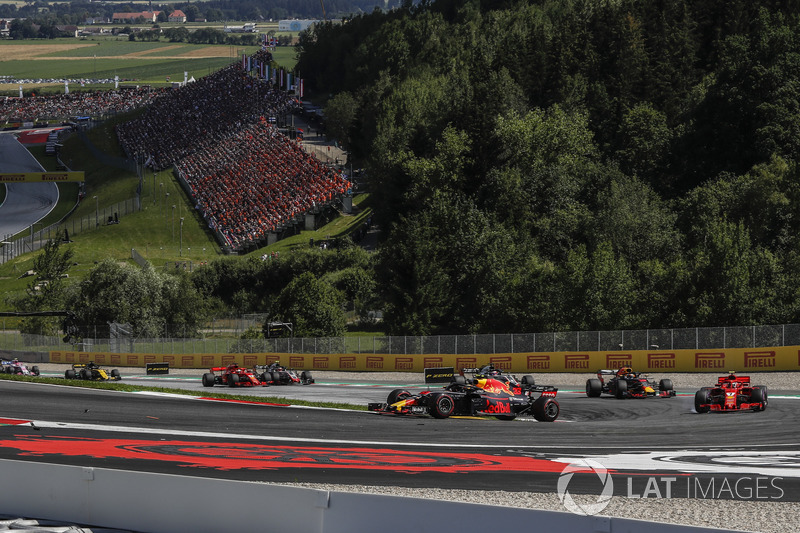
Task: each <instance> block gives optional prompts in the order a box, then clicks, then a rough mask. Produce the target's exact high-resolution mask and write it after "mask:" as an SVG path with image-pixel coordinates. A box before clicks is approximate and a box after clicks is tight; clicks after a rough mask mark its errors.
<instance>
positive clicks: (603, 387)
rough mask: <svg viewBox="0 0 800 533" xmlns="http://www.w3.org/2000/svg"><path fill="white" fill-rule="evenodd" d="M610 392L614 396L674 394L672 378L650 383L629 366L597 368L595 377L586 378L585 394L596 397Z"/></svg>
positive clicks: (643, 396) (668, 396)
mask: <svg viewBox="0 0 800 533" xmlns="http://www.w3.org/2000/svg"><path fill="white" fill-rule="evenodd" d="M603 393H605V394H611V395H612V396H615V397H616V398H620V399H622V398H647V397H649V396H658V397H661V398H671V397H673V396H675V389H673V388H672V380H669V379H662V380H661V381H659V382H658V385H656V384H655V383H652V382H651V381H650V380H649V379H648V378H647V376H645V375H644V374H643V373H642V372H634V371H633V369H632V368H631V367H629V366H624V367H622V368H620V369H619V370H617V371H614V370H598V371H597V378H592V379H587V380H586V396H588V397H589V398H597V397H598V396H600V395H601V394H603Z"/></svg>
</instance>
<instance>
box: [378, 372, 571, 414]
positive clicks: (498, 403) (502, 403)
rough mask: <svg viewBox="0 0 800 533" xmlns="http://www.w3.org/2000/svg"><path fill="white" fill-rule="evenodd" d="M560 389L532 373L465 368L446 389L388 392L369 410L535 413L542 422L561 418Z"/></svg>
mask: <svg viewBox="0 0 800 533" xmlns="http://www.w3.org/2000/svg"><path fill="white" fill-rule="evenodd" d="M557 392H558V389H557V388H556V387H551V386H547V385H545V386H541V385H538V386H537V385H536V383H535V382H534V379H533V377H532V376H523V377H522V380H521V381H517V379H516V378H515V377H514V376H512V375H504V374H503V373H502V372H501V371H500V370H497V369H495V368H494V367H493V366H492V365H487V366H484V367H483V368H480V369H478V368H473V369H464V370H462V375H455V376H453V381H452V382H451V383H450V384H449V385H448V386H447V387H444V388H443V389H440V390H427V391H423V392H420V393H419V394H411V393H410V392H409V391H407V390H404V389H395V390H393V391H392V392H391V393H389V397H388V398H387V400H386V403H370V404H369V405H368V406H367V408H368V409H369V410H370V411H377V412H381V413H392V414H398V415H403V414H405V415H430V416H432V417H434V418H447V417H449V416H474V415H490V416H494V417H495V418H497V419H499V420H514V418H516V417H518V416H522V415H533V417H534V418H535V419H536V420H538V421H540V422H553V421H554V420H555V419H556V418H558V414H559V406H558V402H557V401H556V400H555V397H556V393H557ZM535 393H539V394H540V395H539V397H538V398H536V397H535V396H534V394H535Z"/></svg>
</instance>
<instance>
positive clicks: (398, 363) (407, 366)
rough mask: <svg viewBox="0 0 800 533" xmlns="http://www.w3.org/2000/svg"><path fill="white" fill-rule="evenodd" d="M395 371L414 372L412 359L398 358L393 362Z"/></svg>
mask: <svg viewBox="0 0 800 533" xmlns="http://www.w3.org/2000/svg"><path fill="white" fill-rule="evenodd" d="M394 369H395V370H414V359H413V358H411V357H398V358H396V359H395V360H394Z"/></svg>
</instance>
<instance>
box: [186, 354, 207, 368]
mask: <svg viewBox="0 0 800 533" xmlns="http://www.w3.org/2000/svg"><path fill="white" fill-rule="evenodd" d="M181 364H182V366H183V367H184V368H189V365H192V366H194V356H193V355H184V356H181ZM204 366H205V365H204ZM208 366H209V367H210V366H211V365H208Z"/></svg>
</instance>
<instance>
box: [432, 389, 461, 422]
mask: <svg viewBox="0 0 800 533" xmlns="http://www.w3.org/2000/svg"><path fill="white" fill-rule="evenodd" d="M429 399H430V403H429V404H428V405H429V407H428V410H429V411H430V413H431V416H432V417H433V418H447V417H449V416H450V415H452V414H453V411H455V408H456V402H455V400H453V397H452V396H450V395H449V394H437V395H436V396H435V397H433V398H430V397H429Z"/></svg>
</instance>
